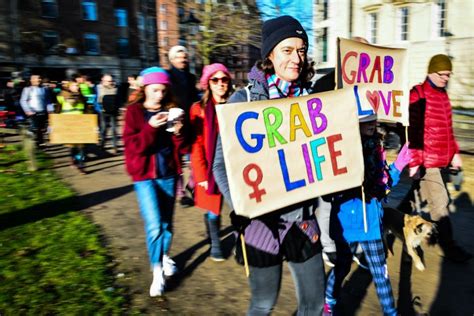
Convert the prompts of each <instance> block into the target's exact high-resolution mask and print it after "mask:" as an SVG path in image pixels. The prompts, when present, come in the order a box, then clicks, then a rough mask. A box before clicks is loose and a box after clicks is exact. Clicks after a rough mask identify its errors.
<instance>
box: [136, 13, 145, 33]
mask: <svg viewBox="0 0 474 316" xmlns="http://www.w3.org/2000/svg"><path fill="white" fill-rule="evenodd" d="M137 27H138V29H139V30H144V29H145V18H144V17H143V14H141V13H138V14H137Z"/></svg>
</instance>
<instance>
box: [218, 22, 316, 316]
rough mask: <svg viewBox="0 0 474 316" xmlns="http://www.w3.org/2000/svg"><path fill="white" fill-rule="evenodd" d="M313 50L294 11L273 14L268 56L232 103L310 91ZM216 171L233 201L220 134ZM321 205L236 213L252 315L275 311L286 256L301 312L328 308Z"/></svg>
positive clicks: (267, 30)
mask: <svg viewBox="0 0 474 316" xmlns="http://www.w3.org/2000/svg"><path fill="white" fill-rule="evenodd" d="M307 50H308V36H307V34H306V32H305V30H304V29H303V27H302V26H301V24H300V23H299V22H298V21H297V20H295V19H294V18H292V17H290V16H282V17H278V18H274V19H270V20H267V21H266V22H265V23H264V24H263V27H262V49H261V57H262V61H260V62H258V63H257V64H256V66H254V67H253V68H252V70H251V71H250V73H249V75H248V78H249V80H250V86H249V87H247V88H245V89H242V90H239V91H237V92H236V93H235V94H233V95H232V96H231V98H230V99H229V102H228V103H237V102H249V101H250V102H251V101H258V100H269V99H279V98H291V97H297V96H301V95H306V94H308V93H309V92H310V91H309V89H310V85H311V83H310V81H309V80H310V78H311V77H312V76H313V74H314V70H313V68H312V65H311V64H310V63H309V62H308V59H307ZM229 106H230V105H229ZM213 172H214V176H215V179H216V182H217V184H218V187H219V190H220V192H221V193H222V194H223V195H224V197H225V199H226V200H227V202H228V203H229V204H230V206H231V207H232V201H231V196H230V193H229V184H228V181H227V175H226V172H225V164H224V157H223V152H222V146H221V142H220V138H218V142H217V145H216V154H215V158H214V165H213ZM316 206H317V198H315V199H312V200H308V201H305V202H302V203H298V204H296V205H288V206H287V207H284V208H283V209H280V210H277V211H274V212H272V213H269V214H265V215H262V216H259V217H257V218H254V219H251V220H250V219H248V218H245V217H242V216H238V215H236V214H235V213H234V212H233V213H231V220H232V225H233V226H234V228H235V229H236V230H237V231H238V232H239V233H240V234H241V235H244V236H245V246H244V248H243V249H242V247H241V244H240V241H239V242H238V243H237V247H236V248H237V249H236V250H237V251H236V257H237V260H238V261H239V262H241V263H242V262H243V261H244V260H247V262H248V265H249V270H250V275H249V286H250V290H251V301H250V306H249V309H248V315H268V314H270V313H271V312H272V310H273V307H274V305H275V303H276V301H277V298H278V292H279V290H280V284H281V274H282V264H283V261H288V265H289V268H290V271H291V274H292V276H293V280H294V283H295V288H296V296H297V300H298V315H321V314H322V312H323V306H324V278H325V275H324V268H323V261H322V255H321V248H322V247H321V243H320V241H319V235H320V232H319V228H318V224H317V221H316V218H315V216H314V209H315V208H316ZM243 250H244V251H243ZM245 254H246V255H245ZM244 257H245V258H244Z"/></svg>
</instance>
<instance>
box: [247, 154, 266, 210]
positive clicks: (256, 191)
mask: <svg viewBox="0 0 474 316" xmlns="http://www.w3.org/2000/svg"><path fill="white" fill-rule="evenodd" d="M252 170H255V173H256V175H257V177H256V178H255V180H251V179H250V172H252ZM242 174H243V176H244V181H245V183H246V184H247V185H248V186H250V187H251V188H252V189H253V192H252V193H250V194H249V197H250V198H251V199H255V201H257V203H260V202H261V201H262V195H264V194H267V192H266V191H265V189H260V188H259V187H258V186H259V185H260V183H262V178H263V174H262V169H260V167H259V166H257V165H256V164H254V163H251V164H249V165H247V166H246V167H245V168H244V170H243V172H242Z"/></svg>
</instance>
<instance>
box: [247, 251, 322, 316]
mask: <svg viewBox="0 0 474 316" xmlns="http://www.w3.org/2000/svg"><path fill="white" fill-rule="evenodd" d="M288 266H289V268H290V272H291V276H292V277H293V282H294V284H295V290H296V298H297V300H298V312H297V314H296V315H298V316H301V315H308V316H309V315H321V314H322V313H323V308H324V284H325V282H324V279H325V274H324V267H323V260H322V253H321V252H320V253H318V254H316V255H314V256H313V257H311V258H309V259H308V260H306V261H304V262H301V263H296V262H288ZM281 273H282V264H279V265H276V266H271V267H265V268H257V267H252V266H250V277H249V285H250V290H251V292H252V297H251V300H250V306H249V310H248V311H247V315H249V316H257V315H270V314H271V312H272V310H273V306H275V303H276V301H277V298H278V293H279V291H280V285H281Z"/></svg>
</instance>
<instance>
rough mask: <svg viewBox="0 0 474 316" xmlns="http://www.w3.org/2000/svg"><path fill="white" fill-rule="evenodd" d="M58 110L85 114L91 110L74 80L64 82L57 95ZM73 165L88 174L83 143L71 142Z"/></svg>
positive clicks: (62, 112)
mask: <svg viewBox="0 0 474 316" xmlns="http://www.w3.org/2000/svg"><path fill="white" fill-rule="evenodd" d="M56 100H57V104H56V111H55V112H57V113H61V114H85V113H87V111H88V110H89V109H88V107H87V104H86V99H85V98H84V97H83V96H82V94H81V93H80V92H79V86H78V84H77V83H76V82H74V81H67V82H64V83H63V84H62V90H61V92H60V93H59V94H58V96H57V97H56ZM68 146H70V147H71V167H74V168H77V170H79V172H80V173H81V174H86V171H85V169H84V161H85V158H86V154H85V152H84V145H83V144H71V145H68Z"/></svg>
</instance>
